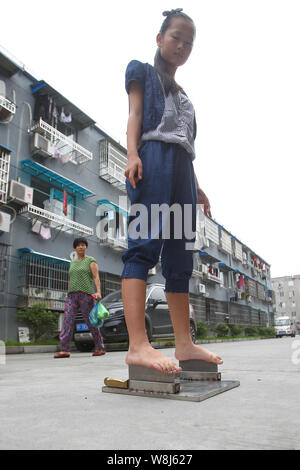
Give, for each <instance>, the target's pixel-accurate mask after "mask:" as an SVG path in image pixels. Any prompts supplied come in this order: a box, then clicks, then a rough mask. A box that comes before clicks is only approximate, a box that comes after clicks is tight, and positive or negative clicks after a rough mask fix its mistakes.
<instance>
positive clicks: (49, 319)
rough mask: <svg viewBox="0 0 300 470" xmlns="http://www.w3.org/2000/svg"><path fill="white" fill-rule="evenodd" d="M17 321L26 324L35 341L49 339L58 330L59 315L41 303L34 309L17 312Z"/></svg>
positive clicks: (28, 308) (29, 308) (34, 306)
mask: <svg viewBox="0 0 300 470" xmlns="http://www.w3.org/2000/svg"><path fill="white" fill-rule="evenodd" d="M16 320H17V321H18V322H19V323H25V325H26V326H28V327H29V329H30V330H31V333H32V335H33V340H34V341H38V340H39V339H40V338H42V337H44V338H45V337H46V338H49V337H51V335H53V333H54V331H55V330H56V329H57V320H58V313H57V312H52V311H51V310H46V305H45V304H44V303H43V302H40V303H38V304H36V305H33V306H32V307H25V308H23V309H19V310H18V311H17V315H16Z"/></svg>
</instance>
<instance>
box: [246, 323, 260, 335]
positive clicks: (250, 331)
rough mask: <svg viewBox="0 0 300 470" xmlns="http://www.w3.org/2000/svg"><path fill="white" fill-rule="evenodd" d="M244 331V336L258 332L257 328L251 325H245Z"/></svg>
mask: <svg viewBox="0 0 300 470" xmlns="http://www.w3.org/2000/svg"><path fill="white" fill-rule="evenodd" d="M244 331H245V335H246V336H256V335H257V334H258V331H257V328H256V327H255V326H251V325H248V326H246V327H245V329H244Z"/></svg>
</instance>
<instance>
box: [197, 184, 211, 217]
mask: <svg viewBox="0 0 300 470" xmlns="http://www.w3.org/2000/svg"><path fill="white" fill-rule="evenodd" d="M195 178H196V184H197V190H198V201H197V203H198V204H202V205H203V206H204V214H205V215H206V216H208V217H211V211H210V202H209V200H208V197H207V196H206V194H205V192H204V191H202V189H201V188H200V186H199V183H198V179H197V176H196V175H195Z"/></svg>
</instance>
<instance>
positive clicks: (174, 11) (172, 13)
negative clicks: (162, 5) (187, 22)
mask: <svg viewBox="0 0 300 470" xmlns="http://www.w3.org/2000/svg"><path fill="white" fill-rule="evenodd" d="M181 11H183V8H176V9H175V10H166V11H164V12H163V16H170V15H175V14H176V13H180V12H181Z"/></svg>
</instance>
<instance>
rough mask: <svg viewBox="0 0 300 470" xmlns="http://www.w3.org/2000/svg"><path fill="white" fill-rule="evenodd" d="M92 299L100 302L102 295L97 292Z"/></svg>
mask: <svg viewBox="0 0 300 470" xmlns="http://www.w3.org/2000/svg"><path fill="white" fill-rule="evenodd" d="M92 297H94V299H95V300H97V302H99V301H100V300H101V299H102V296H101V294H99V292H96V294H92Z"/></svg>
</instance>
